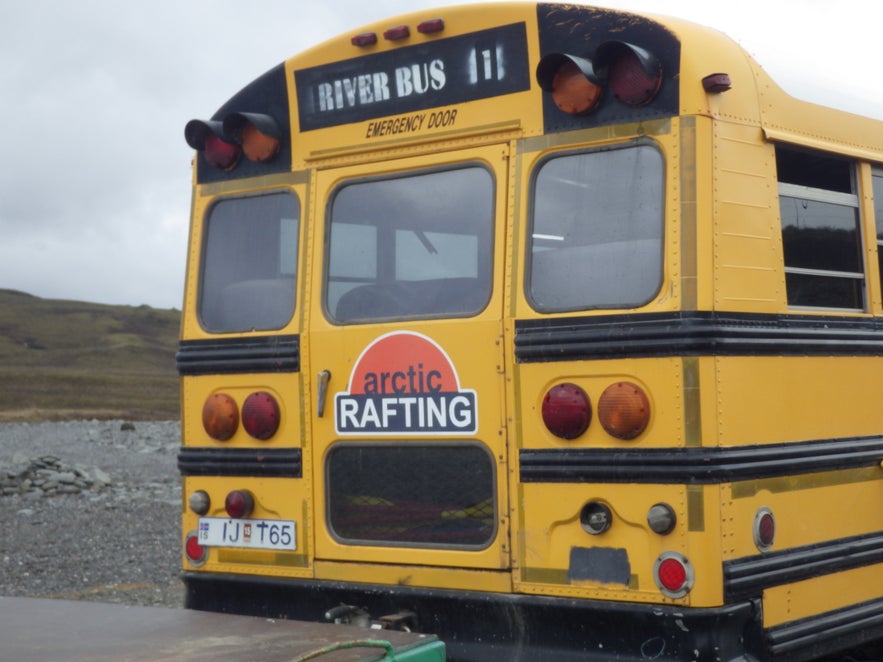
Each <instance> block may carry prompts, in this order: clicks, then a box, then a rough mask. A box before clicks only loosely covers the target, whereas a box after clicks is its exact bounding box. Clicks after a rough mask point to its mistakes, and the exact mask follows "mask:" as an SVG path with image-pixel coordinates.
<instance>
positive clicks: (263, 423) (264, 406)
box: [242, 391, 279, 441]
mask: <svg viewBox="0 0 883 662" xmlns="http://www.w3.org/2000/svg"><path fill="white" fill-rule="evenodd" d="M242 427H244V428H245V431H246V432H248V434H250V435H251V436H252V437H254V438H255V439H260V440H262V441H265V440H267V439H269V438H270V437H272V436H273V435H274V434H276V431H277V430H278V429H279V403H277V402H276V398H274V397H273V396H272V395H270V394H269V393H267V392H266V391H258V392H256V393H252V394H251V395H249V396H248V397H247V398H246V399H245V402H244V403H243V404H242Z"/></svg>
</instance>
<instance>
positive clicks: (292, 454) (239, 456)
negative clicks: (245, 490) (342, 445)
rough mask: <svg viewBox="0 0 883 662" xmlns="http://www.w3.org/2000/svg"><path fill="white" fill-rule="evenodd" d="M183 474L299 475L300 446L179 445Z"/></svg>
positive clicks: (301, 473) (301, 464) (179, 462)
mask: <svg viewBox="0 0 883 662" xmlns="http://www.w3.org/2000/svg"><path fill="white" fill-rule="evenodd" d="M178 471H180V472H181V475H182V476H259V477H265V476H269V477H277V478H278V477H282V478H301V477H302V475H303V462H302V453H301V449H300V448H181V450H180V451H179V452H178Z"/></svg>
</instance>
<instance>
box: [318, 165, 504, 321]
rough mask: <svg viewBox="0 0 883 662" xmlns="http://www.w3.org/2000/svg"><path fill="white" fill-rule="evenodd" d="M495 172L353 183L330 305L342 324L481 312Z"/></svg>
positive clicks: (339, 214)
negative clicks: (493, 175)
mask: <svg viewBox="0 0 883 662" xmlns="http://www.w3.org/2000/svg"><path fill="white" fill-rule="evenodd" d="M493 227H494V181H493V177H492V175H491V173H490V172H489V171H488V170H487V169H485V168H483V167H480V166H470V167H464V168H458V169H454V170H444V171H431V172H421V173H416V174H410V175H407V176H402V177H396V178H393V179H377V180H368V181H364V180H363V181H358V182H355V183H350V184H344V185H343V186H341V187H340V188H338V189H337V190H336V191H335V193H334V197H333V199H332V201H331V206H330V222H329V237H328V242H327V245H328V249H327V250H328V257H327V265H328V267H327V273H326V284H325V308H326V311H327V313H328V316H329V317H330V318H331V319H332V320H334V321H336V322H340V323H361V322H371V321H376V320H392V319H417V318H429V317H465V316H470V315H475V314H477V313H479V312H481V310H483V309H484V307H485V306H486V305H487V303H488V301H489V300H490V296H491V280H492V279H491V267H492V264H491V263H492V255H493V245H492V240H493Z"/></svg>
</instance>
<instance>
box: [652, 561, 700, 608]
mask: <svg viewBox="0 0 883 662" xmlns="http://www.w3.org/2000/svg"><path fill="white" fill-rule="evenodd" d="M653 578H654V579H655V580H656V585H657V586H658V587H659V590H660V591H662V593H663V595H665V596H667V597H669V598H682V597H684V596H685V595H687V593H689V592H690V589H692V588H693V581H694V573H693V566H692V565H690V562H689V561H688V560H687V558H686V557H685V556H684V555H683V554H679V553H678V552H663V553H662V554H660V555H659V558H658V559H656V566H655V567H654V569H653Z"/></svg>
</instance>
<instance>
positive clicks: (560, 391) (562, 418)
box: [542, 382, 592, 439]
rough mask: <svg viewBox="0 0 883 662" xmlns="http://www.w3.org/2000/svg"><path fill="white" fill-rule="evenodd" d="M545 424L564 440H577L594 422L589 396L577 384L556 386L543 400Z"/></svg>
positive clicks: (550, 430)
mask: <svg viewBox="0 0 883 662" xmlns="http://www.w3.org/2000/svg"><path fill="white" fill-rule="evenodd" d="M542 413H543V423H545V424H546V428H548V430H549V432H551V433H552V434H554V435H555V436H556V437H561V438H562V439H576V438H577V437H578V436H580V435H581V434H582V433H583V432H585V431H586V429H587V428H588V427H589V423H591V421H592V404H591V403H590V402H589V396H588V395H586V392H585V391H583V390H582V389H581V388H580V387H579V386H577V385H576V384H570V383H566V382H565V383H563V384H556V385H555V386H553V387H552V388H550V389H549V391H548V393H546V396H545V397H544V398H543V408H542Z"/></svg>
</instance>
